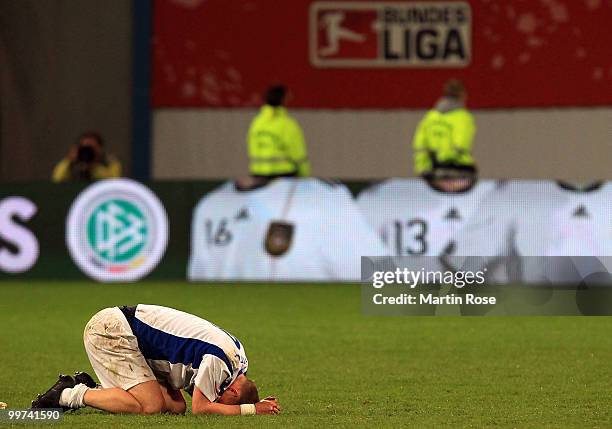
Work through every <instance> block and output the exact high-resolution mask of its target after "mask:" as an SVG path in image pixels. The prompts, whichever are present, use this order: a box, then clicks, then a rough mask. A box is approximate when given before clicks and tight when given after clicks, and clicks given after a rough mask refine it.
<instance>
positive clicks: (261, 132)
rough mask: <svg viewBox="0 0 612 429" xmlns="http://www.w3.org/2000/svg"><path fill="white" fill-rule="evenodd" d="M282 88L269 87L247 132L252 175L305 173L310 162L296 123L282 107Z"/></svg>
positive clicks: (307, 171)
mask: <svg viewBox="0 0 612 429" xmlns="http://www.w3.org/2000/svg"><path fill="white" fill-rule="evenodd" d="M285 93H286V89H285V87H283V86H274V87H271V88H270V89H269V90H268V92H267V93H266V104H265V105H264V106H262V108H261V110H260V112H259V114H258V115H257V116H256V117H255V118H254V119H253V121H252V122H251V126H250V127H249V132H248V135H247V146H248V152H249V163H250V167H249V169H250V173H251V175H252V176H265V177H271V176H309V175H310V163H309V162H308V155H307V153H306V144H305V142H304V134H303V132H302V129H301V128H300V125H299V124H298V123H297V121H296V120H295V119H293V118H292V117H291V116H290V115H289V113H288V112H287V109H285V107H283V104H284V99H285Z"/></svg>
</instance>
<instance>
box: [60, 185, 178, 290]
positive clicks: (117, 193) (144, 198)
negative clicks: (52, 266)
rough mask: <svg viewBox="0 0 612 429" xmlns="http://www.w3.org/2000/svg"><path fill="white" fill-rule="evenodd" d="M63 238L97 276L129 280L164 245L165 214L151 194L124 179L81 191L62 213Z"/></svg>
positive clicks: (154, 260) (149, 266) (152, 263)
mask: <svg viewBox="0 0 612 429" xmlns="http://www.w3.org/2000/svg"><path fill="white" fill-rule="evenodd" d="M66 234H67V236H66V241H67V244H68V249H69V250H70V254H71V256H72V258H73V260H74V261H75V262H76V264H77V265H78V266H79V268H81V270H82V271H83V272H84V273H85V274H87V275H89V276H90V277H92V278H94V279H96V280H98V281H104V282H108V281H135V280H138V279H140V278H142V277H144V276H146V275H147V274H148V273H149V272H151V270H153V268H155V267H156V266H157V264H158V262H159V260H160V259H161V257H162V256H163V254H164V252H165V250H166V244H167V241H168V220H167V216H166V212H165V210H164V208H163V206H162V204H161V202H160V201H159V200H158V199H157V197H156V196H155V195H154V194H153V193H152V192H151V191H150V190H149V189H148V188H146V187H145V186H143V185H141V184H139V183H137V182H134V181H131V180H126V179H114V180H106V181H103V182H99V183H96V184H94V185H91V186H90V187H88V188H87V189H86V190H85V191H83V192H82V193H81V194H80V195H79V196H78V197H77V198H76V200H75V201H74V203H73V204H72V207H71V208H70V213H69V214H68V222H67V229H66Z"/></svg>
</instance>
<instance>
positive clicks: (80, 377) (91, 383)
mask: <svg viewBox="0 0 612 429" xmlns="http://www.w3.org/2000/svg"><path fill="white" fill-rule="evenodd" d="M74 384H75V385H77V384H84V385H85V386H87V387H89V388H90V389H95V388H96V387H99V386H98V383H96V382H95V380H94V379H93V377H92V376H91V375H89V374H87V373H86V372H84V371H77V372H75V373H74Z"/></svg>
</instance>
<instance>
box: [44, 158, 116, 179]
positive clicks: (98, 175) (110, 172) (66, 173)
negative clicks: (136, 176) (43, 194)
mask: <svg viewBox="0 0 612 429" xmlns="http://www.w3.org/2000/svg"><path fill="white" fill-rule="evenodd" d="M114 177H121V162H120V161H119V160H118V159H117V158H115V157H114V156H112V155H110V156H108V157H107V160H106V162H105V163H97V164H96V165H94V167H93V169H92V172H91V178H92V180H102V179H111V178H114ZM51 180H53V182H55V183H62V182H70V181H73V180H74V181H78V180H79V179H78V177H75V175H74V172H73V170H72V163H71V162H70V160H69V159H68V158H64V159H62V160H61V161H60V162H58V163H57V165H56V166H55V168H54V169H53V174H52V175H51Z"/></svg>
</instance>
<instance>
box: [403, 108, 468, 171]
mask: <svg viewBox="0 0 612 429" xmlns="http://www.w3.org/2000/svg"><path fill="white" fill-rule="evenodd" d="M475 134H476V124H475V123H474V117H473V116H472V114H471V113H470V112H468V111H467V110H466V109H464V108H458V109H453V110H449V111H448V112H444V113H443V112H440V111H438V110H435V109H433V110H430V111H429V112H427V114H426V115H425V117H424V118H423V119H422V120H421V122H420V123H419V125H418V126H417V129H416V132H415V134H414V140H413V147H414V170H415V173H416V174H423V173H427V172H429V171H431V170H432V168H433V167H434V164H445V163H453V164H458V165H465V166H473V165H474V158H473V157H472V144H473V142H474V136H475Z"/></svg>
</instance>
